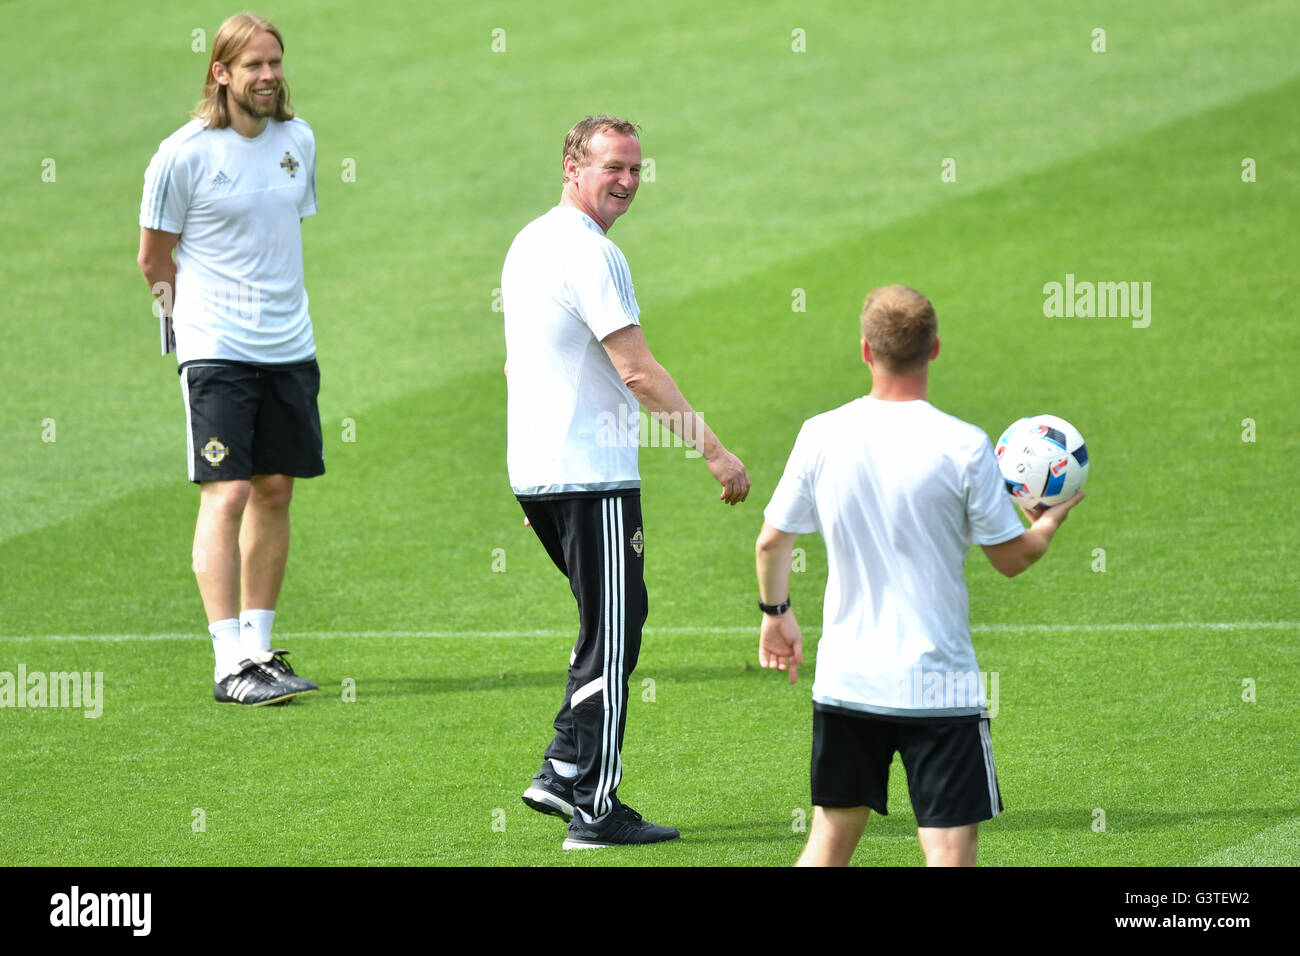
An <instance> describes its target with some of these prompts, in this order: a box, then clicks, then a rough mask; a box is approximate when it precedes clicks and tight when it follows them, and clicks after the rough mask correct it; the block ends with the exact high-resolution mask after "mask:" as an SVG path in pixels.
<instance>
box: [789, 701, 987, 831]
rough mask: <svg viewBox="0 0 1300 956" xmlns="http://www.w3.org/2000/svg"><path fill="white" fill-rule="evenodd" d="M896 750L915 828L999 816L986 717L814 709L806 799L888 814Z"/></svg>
mask: <svg viewBox="0 0 1300 956" xmlns="http://www.w3.org/2000/svg"><path fill="white" fill-rule="evenodd" d="M895 753H898V754H900V755H901V756H902V758H903V769H904V770H906V771H907V789H908V793H909V795H910V796H911V798H912V809H913V811H914V812H915V813H916V824H917V826H922V827H961V826H967V825H969V824H972V823H979V822H981V821H982V820H990V819H992V818H993V817H995V816H997V815H998V814H999V813H1001V812H1002V794H1001V792H1000V791H999V790H998V777H997V771H996V769H995V768H994V766H993V740H992V737H990V735H989V719H988V717H984V716H980V715H977V714H971V715H969V716H966V717H893V716H886V715H883V714H871V713H866V712H862V711H855V710H846V709H844V708H841V707H830V706H827V705H825V704H819V703H814V704H813V748H812V802H813V805H814V806H819V807H839V808H844V807H862V806H866V807H870V808H871V809H872V810H874V811H876V812H877V813H879V814H880V815H881V816H886V815H888V812H889V811H888V809H887V807H886V798H887V796H888V794H889V765H890V763H891V762H892V761H893V759H894V754H895Z"/></svg>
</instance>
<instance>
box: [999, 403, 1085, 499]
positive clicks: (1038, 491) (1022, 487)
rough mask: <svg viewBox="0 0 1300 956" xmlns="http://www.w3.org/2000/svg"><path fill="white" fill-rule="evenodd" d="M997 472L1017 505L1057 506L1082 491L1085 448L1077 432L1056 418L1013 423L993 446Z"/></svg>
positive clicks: (1046, 416) (1049, 416) (1036, 416)
mask: <svg viewBox="0 0 1300 956" xmlns="http://www.w3.org/2000/svg"><path fill="white" fill-rule="evenodd" d="M994 451H995V452H997V456H998V470H999V471H1001V472H1002V477H1003V479H1005V480H1006V483H1007V491H1008V492H1009V493H1010V494H1011V497H1012V498H1014V499H1015V500H1016V504H1018V505H1021V506H1022V507H1025V508H1029V509H1031V510H1032V509H1033V508H1034V507H1035V506H1037V505H1040V504H1042V505H1047V506H1048V507H1050V506H1052V505H1058V504H1060V503H1061V502H1062V501H1067V500H1069V498H1070V497H1071V496H1073V495H1074V493H1075V492H1076V491H1078V490H1079V489H1080V488H1082V487H1083V483H1084V481H1085V480H1086V479H1087V477H1088V448H1087V446H1086V445H1085V444H1084V442H1083V436H1082V435H1081V434H1079V429H1077V428H1075V427H1074V426H1073V425H1071V424H1070V423H1069V422H1067V421H1066V420H1065V419H1064V418H1057V417H1056V416H1055V415H1031V416H1030V417H1028V418H1022V419H1020V420H1019V421H1016V422H1012V423H1011V425H1010V426H1009V427H1008V428H1007V430H1006V431H1004V432H1003V433H1002V437H1001V438H999V439H998V443H997V444H996V445H995V446H994Z"/></svg>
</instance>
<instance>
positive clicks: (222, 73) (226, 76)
mask: <svg viewBox="0 0 1300 956" xmlns="http://www.w3.org/2000/svg"><path fill="white" fill-rule="evenodd" d="M212 78H213V79H214V80H216V81H217V82H218V83H220V84H221V85H222V86H229V85H230V71H229V70H227V69H226V64H224V63H222V62H221V61H220V60H218V61H217V62H216V63H213V64H212Z"/></svg>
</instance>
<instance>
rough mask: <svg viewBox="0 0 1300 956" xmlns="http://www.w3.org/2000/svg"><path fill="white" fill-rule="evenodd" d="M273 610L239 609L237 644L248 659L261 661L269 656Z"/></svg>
mask: <svg viewBox="0 0 1300 956" xmlns="http://www.w3.org/2000/svg"><path fill="white" fill-rule="evenodd" d="M274 620H275V612H274V611H241V612H240V614H239V646H240V647H242V648H243V649H244V656H245V657H247V658H248V659H249V660H250V661H262V662H263V663H265V662H266V660H267V659H268V658H269V657H270V656H271V655H270V651H271V623H272V622H273V621H274Z"/></svg>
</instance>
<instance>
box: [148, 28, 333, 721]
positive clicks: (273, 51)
mask: <svg viewBox="0 0 1300 956" xmlns="http://www.w3.org/2000/svg"><path fill="white" fill-rule="evenodd" d="M283 55H284V41H283V39H282V37H281V36H280V32H279V31H278V30H277V29H276V28H275V26H274V25H272V24H271V23H270V21H268V20H265V19H263V18H262V17H259V16H257V15H255V14H251V13H241V14H236V15H235V16H233V17H230V18H229V19H228V20H226V22H225V23H223V24H222V25H221V28H220V29H219V30H218V31H217V35H216V38H215V40H214V41H213V44H212V55H211V59H210V60H209V63H208V72H207V74H206V75H205V78H204V85H203V97H202V99H201V100H200V101H199V104H198V106H197V108H196V109H195V113H194V118H193V119H192V120H191V121H190V122H189V123H186V124H185V125H184V126H182V127H181V128H180V129H179V130H177V131H176V132H175V133H173V134H172V135H171V136H169V137H168V138H167V139H166V140H164V141H163V142H162V144H161V145H160V146H159V148H158V152H157V154H156V155H155V156H154V158H153V160H152V162H150V164H149V169H148V171H147V172H146V173H145V184H144V197H143V200H142V202H141V206H140V254H139V257H138V264H139V266H140V270H141V271H142V272H143V273H144V277H145V280H146V281H147V282H148V283H149V285H150V288H151V289H152V290H153V292H154V294H155V296H157V297H158V298H159V303H158V305H159V307H160V308H161V309H162V310H163V311H164V313H166V314H165V316H164V318H165V319H166V320H170V321H171V323H172V325H173V327H174V338H175V343H174V345H175V349H176V354H177V360H178V363H179V366H180V376H181V392H182V395H183V397H184V400H185V416H186V418H185V423H186V437H187V442H188V457H189V463H188V470H189V479H190V481H192V482H195V483H197V484H199V486H200V489H201V491H200V495H199V517H198V522H197V526H196V528H195V532H194V571H195V576H196V577H197V579H198V584H199V593H200V595H201V596H202V598H203V604H204V608H205V610H206V612H207V618H208V630H209V634H210V635H211V637H212V648H213V653H214V655H215V658H216V666H215V668H214V674H213V677H214V683H213V696H214V697H215V698H216V699H217V700H218V701H220V702H223V703H236V704H246V705H254V706H256V705H260V704H272V703H279V702H282V701H287V700H289V699H290V698H292V697H294V696H295V695H297V694H300V693H303V692H304V691H312V690H315V689H316V685H315V684H314V683H312V682H311V681H309V680H307V679H305V678H303V677H300V676H298V675H296V674H294V672H293V669H292V668H291V667H290V666H289V664H288V662H287V661H286V660H285V654H286V652H285V651H283V650H273V649H272V648H271V622H272V620H273V618H274V616H275V606H276V602H277V601H278V599H279V594H280V585H281V582H282V581H283V579H284V569H285V563H286V561H287V559H288V554H289V502H290V499H291V498H292V496H293V483H294V478H311V477H314V476H316V475H320V474H323V473H324V471H325V462H324V456H323V446H322V440H321V428H320V415H319V412H318V410H317V405H316V399H317V393H318V391H319V388H320V371H319V369H318V367H317V365H316V346H315V341H314V338H313V334H312V324H311V316H310V315H309V314H308V311H307V293H306V290H305V289H304V287H303V265H302V231H301V222H302V219H303V218H305V217H306V216H311V215H313V214H315V212H316V141H315V137H314V136H313V135H312V131H311V127H310V126H308V125H307V124H306V123H305V122H303V121H302V120H301V119H297V118H295V117H294V114H293V109H292V107H291V106H290V101H289V87H288V84H287V83H286V82H285V78H284V69H283V63H282V59H283ZM173 250H174V251H175V253H176V259H174V260H173V258H172V253H173ZM164 337H165V338H166V334H165V336H164ZM164 347H165V348H169V347H170V345H169V343H167V342H166V341H165V342H164Z"/></svg>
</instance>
